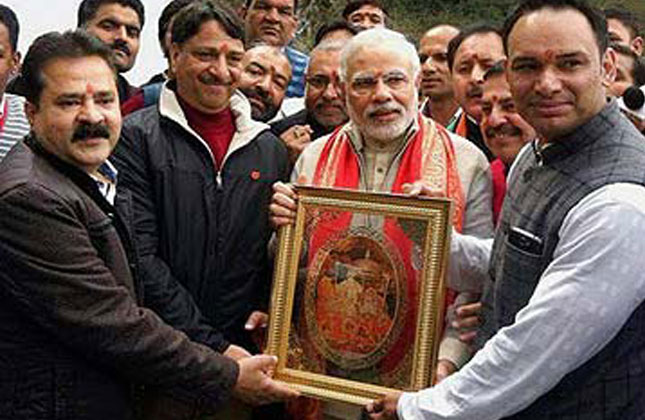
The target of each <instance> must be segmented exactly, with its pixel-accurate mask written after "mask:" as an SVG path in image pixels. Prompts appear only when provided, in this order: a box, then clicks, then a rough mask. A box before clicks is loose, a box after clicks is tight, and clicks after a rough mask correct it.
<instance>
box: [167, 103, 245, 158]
mask: <svg viewBox="0 0 645 420" xmlns="http://www.w3.org/2000/svg"><path fill="white" fill-rule="evenodd" d="M177 97H178V98H179V105H180V106H181V109H182V110H183V111H184V114H185V115H186V120H188V125H190V127H191V128H192V129H193V130H195V131H196V132H197V134H199V135H200V136H201V137H202V138H203V139H204V140H205V141H206V143H207V144H208V147H209V148H210V149H211V152H212V153H213V157H215V162H214V164H215V166H216V168H217V169H218V170H219V169H221V167H222V161H223V160H224V156H226V151H227V150H228V147H229V146H230V144H231V140H232V139H233V135H234V134H235V119H234V117H233V111H231V108H230V107H227V108H226V109H224V110H222V111H220V112H218V113H215V114H207V113H205V112H202V111H200V110H198V109H196V108H195V107H192V106H191V105H190V104H188V102H186V101H184V100H183V99H182V98H180V97H179V96H177Z"/></svg>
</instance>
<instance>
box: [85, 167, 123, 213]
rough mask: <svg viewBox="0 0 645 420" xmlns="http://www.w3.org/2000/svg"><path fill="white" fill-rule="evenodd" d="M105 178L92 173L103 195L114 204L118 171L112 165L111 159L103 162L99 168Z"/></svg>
mask: <svg viewBox="0 0 645 420" xmlns="http://www.w3.org/2000/svg"><path fill="white" fill-rule="evenodd" d="M97 172H98V173H99V174H101V176H103V178H99V177H97V176H95V175H92V174H90V177H91V178H92V179H93V180H94V182H96V186H97V187H98V189H99V192H100V193H101V195H102V196H103V197H104V198H105V199H106V200H107V201H108V203H110V204H112V205H114V198H115V197H116V180H117V175H118V171H117V169H116V168H115V167H114V165H112V163H111V162H110V161H109V160H106V161H105V162H103V164H102V165H101V166H99V169H98V170H97Z"/></svg>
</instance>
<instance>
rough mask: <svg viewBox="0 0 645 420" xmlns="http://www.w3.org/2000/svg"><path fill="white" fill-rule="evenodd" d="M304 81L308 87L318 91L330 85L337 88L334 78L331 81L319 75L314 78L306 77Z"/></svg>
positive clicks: (327, 77)
mask: <svg viewBox="0 0 645 420" xmlns="http://www.w3.org/2000/svg"><path fill="white" fill-rule="evenodd" d="M305 80H306V81H307V84H308V85H309V86H311V87H313V88H316V89H320V90H322V89H327V86H329V84H330V83H332V84H333V85H334V87H336V88H338V83H337V79H336V78H334V79H332V78H330V77H329V76H323V75H321V74H319V75H316V76H308V77H306V79H305Z"/></svg>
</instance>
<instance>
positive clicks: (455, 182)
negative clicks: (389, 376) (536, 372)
mask: <svg viewBox="0 0 645 420" xmlns="http://www.w3.org/2000/svg"><path fill="white" fill-rule="evenodd" d="M417 122H418V126H419V130H418V131H417V132H416V133H415V134H414V135H413V138H411V139H409V141H408V144H407V146H406V148H405V150H404V152H403V155H402V157H401V160H400V164H399V168H398V171H397V174H396V177H395V181H394V183H393V185H392V188H391V191H390V192H392V193H399V194H400V193H402V192H403V188H402V187H403V185H404V184H406V183H413V182H416V181H422V182H423V183H424V184H425V185H427V186H428V187H430V188H431V189H432V190H433V191H437V192H440V193H443V196H444V197H447V198H450V199H452V200H453V202H454V211H453V226H454V228H455V229H456V230H457V231H458V232H461V230H462V227H463V216H464V211H465V198H464V193H463V189H462V186H461V180H460V178H459V174H458V172H457V162H456V158H455V151H454V147H453V145H452V141H451V140H450V135H449V134H448V132H447V131H446V129H445V128H443V127H442V126H440V125H439V124H436V123H435V122H434V121H433V120H431V119H428V118H425V117H423V116H422V115H421V114H420V113H419V115H418V117H417ZM347 129H348V126H347V125H344V126H341V127H339V128H338V129H336V131H334V133H333V134H332V135H331V137H330V138H329V139H328V140H327V143H326V144H325V146H324V148H323V150H322V152H321V155H320V157H319V159H318V164H317V166H316V171H315V173H314V177H313V180H312V184H313V185H314V186H320V187H334V188H344V189H353V190H357V189H359V187H360V166H359V160H358V156H357V155H356V153H355V152H354V150H353V148H352V145H351V140H350V138H349V134H348V133H347ZM350 223H351V215H350V214H345V215H344V216H341V217H339V218H336V219H335V220H332V221H329V222H328V223H323V224H320V225H318V226H317V227H316V234H314V235H312V237H311V242H310V248H309V253H310V256H313V255H314V254H315V252H316V250H317V249H319V248H320V247H321V246H323V245H324V244H325V242H326V241H327V240H328V239H329V238H330V237H331V236H332V235H333V234H334V233H335V232H338V231H341V230H344V229H346V228H347V227H349V225H350ZM383 229H384V233H385V234H386V235H387V236H388V237H389V238H390V239H391V240H392V241H393V242H394V243H395V244H396V245H397V247H398V248H399V251H400V253H401V256H402V258H403V260H404V263H405V265H406V266H407V267H412V262H411V260H410V258H411V250H412V244H411V241H410V240H409V239H408V238H407V236H406V235H405V233H404V232H403V231H402V229H401V228H400V226H398V224H397V223H395V222H393V221H391V220H390V221H386V223H385V225H384V227H383ZM408 279H409V281H410V283H411V284H410V286H411V287H408V289H407V290H408V296H407V299H408V301H409V302H416V301H417V296H418V292H419V291H418V288H417V287H415V286H416V283H418V279H417V274H416V273H415V272H414V270H413V269H411V268H410V269H409V270H408ZM454 298H455V293H454V292H453V291H452V290H447V293H446V307H447V306H448V304H450V303H452V302H454ZM416 315H417V310H416V307H415V305H411V308H410V311H409V313H408V314H407V316H406V321H405V326H404V328H403V333H402V334H401V336H400V337H399V339H398V340H397V345H395V346H393V348H392V351H391V352H390V354H388V356H386V357H385V358H384V359H383V361H382V363H380V366H379V368H380V369H383V370H385V371H389V370H390V369H395V368H396V367H397V365H398V363H399V362H400V361H401V359H402V358H403V357H404V355H405V353H406V351H407V348H408V346H409V345H410V344H411V343H413V342H414V333H415V328H414V323H415V322H416ZM289 411H290V412H291V413H292V414H295V415H296V417H298V418H301V419H308V420H310V419H320V418H322V411H321V410H320V405H319V402H318V401H315V400H308V399H299V400H298V401H297V402H295V404H294V403H292V404H290V410H289Z"/></svg>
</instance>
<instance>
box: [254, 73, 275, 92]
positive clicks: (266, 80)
mask: <svg viewBox="0 0 645 420" xmlns="http://www.w3.org/2000/svg"><path fill="white" fill-rule="evenodd" d="M256 86H257V87H258V88H260V89H262V90H263V91H264V92H267V93H268V92H269V91H270V90H271V75H270V74H265V75H264V76H262V77H260V79H259V80H258V83H257V85H256Z"/></svg>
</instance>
